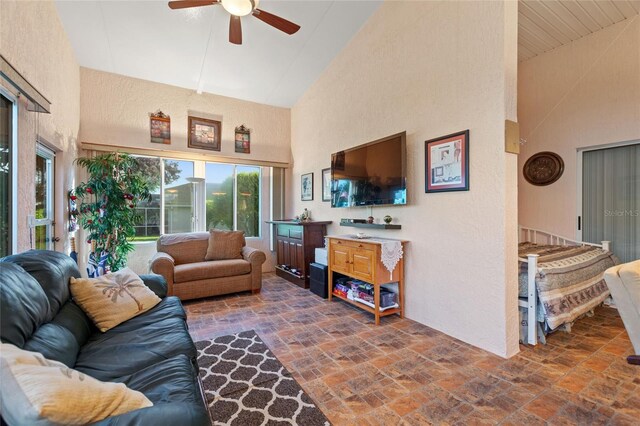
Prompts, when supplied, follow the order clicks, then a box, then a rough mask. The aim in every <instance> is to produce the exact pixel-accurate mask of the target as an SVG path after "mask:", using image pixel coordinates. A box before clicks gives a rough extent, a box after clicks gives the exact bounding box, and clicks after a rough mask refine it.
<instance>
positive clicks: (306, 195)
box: [300, 173, 313, 201]
mask: <svg viewBox="0 0 640 426" xmlns="http://www.w3.org/2000/svg"><path fill="white" fill-rule="evenodd" d="M300 185H301V186H300V189H301V191H300V193H301V194H302V195H301V197H300V199H301V200H302V201H312V200H313V173H307V174H304V175H302V179H301V182H300Z"/></svg>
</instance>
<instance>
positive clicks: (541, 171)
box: [522, 151, 564, 186]
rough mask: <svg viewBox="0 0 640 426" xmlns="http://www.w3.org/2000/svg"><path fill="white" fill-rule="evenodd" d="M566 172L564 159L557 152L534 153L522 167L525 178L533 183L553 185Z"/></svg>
mask: <svg viewBox="0 0 640 426" xmlns="http://www.w3.org/2000/svg"><path fill="white" fill-rule="evenodd" d="M563 172H564V161H562V158H561V157H560V156H559V155H558V154H556V153H555V152H549V151H544V152H539V153H537V154H533V155H532V156H531V157H529V159H528V160H527V162H526V163H524V167H523V168H522V174H523V175H524V178H525V179H526V180H527V182H529V183H530V184H532V185H537V186H545V185H551V184H552V183H553V182H555V181H557V180H558V179H560V176H562V173H563Z"/></svg>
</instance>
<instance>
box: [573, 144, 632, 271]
mask: <svg viewBox="0 0 640 426" xmlns="http://www.w3.org/2000/svg"><path fill="white" fill-rule="evenodd" d="M582 237H583V240H584V241H588V242H592V243H600V242H601V241H605V240H608V241H611V243H612V247H613V253H614V254H615V255H616V256H617V257H618V258H619V259H620V261H621V262H630V261H632V260H636V259H640V143H635V144H631V145H624V146H618V147H614V148H606V149H598V150H593V151H584V152H583V153H582Z"/></svg>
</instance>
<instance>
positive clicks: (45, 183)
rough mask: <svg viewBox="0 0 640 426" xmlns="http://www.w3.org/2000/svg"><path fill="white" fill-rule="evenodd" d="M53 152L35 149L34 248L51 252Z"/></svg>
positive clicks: (40, 148)
mask: <svg viewBox="0 0 640 426" xmlns="http://www.w3.org/2000/svg"><path fill="white" fill-rule="evenodd" d="M54 159H55V155H54V153H53V151H51V150H49V149H48V148H45V147H44V146H42V145H40V144H38V146H37V147H36V218H35V219H36V222H35V248H36V249H38V250H53V244H54V235H53V188H54V186H53V170H54Z"/></svg>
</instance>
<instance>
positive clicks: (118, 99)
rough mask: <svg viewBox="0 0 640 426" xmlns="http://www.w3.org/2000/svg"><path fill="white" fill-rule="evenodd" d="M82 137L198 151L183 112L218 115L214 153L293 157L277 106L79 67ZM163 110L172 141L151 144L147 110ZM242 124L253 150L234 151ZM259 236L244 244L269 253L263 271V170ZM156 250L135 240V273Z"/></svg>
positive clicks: (286, 123)
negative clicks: (218, 146) (189, 138)
mask: <svg viewBox="0 0 640 426" xmlns="http://www.w3.org/2000/svg"><path fill="white" fill-rule="evenodd" d="M80 82H81V89H82V90H81V96H80V105H81V113H80V120H81V126H80V137H79V139H80V140H81V141H82V142H90V143H98V144H110V145H119V146H130V147H135V148H152V149H158V148H165V149H168V150H171V151H185V152H197V153H199V154H203V153H204V154H207V151H204V150H194V149H193V148H188V147H187V117H188V115H190V114H189V112H190V111H191V112H192V113H191V115H196V116H197V115H198V113H201V114H203V115H201V116H205V117H207V116H217V117H220V118H221V120H222V146H221V149H222V150H221V152H212V154H214V155H222V156H227V157H234V158H237V159H238V163H239V164H242V160H244V159H251V160H260V161H278V162H286V163H288V162H289V161H290V158H291V153H290V143H291V133H290V132H291V125H290V123H291V114H290V110H289V109H287V108H279V107H274V106H269V105H262V104H258V103H254V102H247V101H242V100H238V99H233V98H228V97H224V96H218V95H212V94H208V93H203V94H201V95H198V94H197V93H196V92H195V91H193V90H188V89H183V88H179V87H175V86H169V85H166V84H160V83H154V82H150V81H145V80H140V79H136V78H131V77H125V76H122V75H118V74H112V73H106V72H102V71H96V70H92V69H88V68H81V72H80ZM158 109H160V110H162V111H163V112H164V113H165V114H168V115H169V116H170V117H171V145H158V144H154V143H152V142H151V141H150V139H149V113H150V112H155V111H156V110H158ZM241 124H244V125H245V126H247V127H249V128H250V129H251V153H250V154H236V153H235V152H234V151H235V147H234V130H235V128H236V127H237V126H239V125H241ZM261 207H262V237H261V238H249V239H247V245H249V246H250V247H255V248H258V249H260V250H262V251H264V252H265V254H267V262H265V263H264V265H263V271H273V270H274V266H275V255H274V254H273V253H271V252H270V251H269V229H268V226H267V225H266V224H265V223H264V220H268V218H269V208H270V207H269V170H268V169H266V168H263V174H262V199H261ZM155 252H156V243H155V242H151V243H139V244H136V250H135V251H134V252H133V253H131V254H130V255H129V266H130V267H131V268H132V269H133V270H134V271H136V272H137V273H146V272H147V271H148V261H149V259H150V258H151V257H152V256H153V254H154V253H155Z"/></svg>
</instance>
